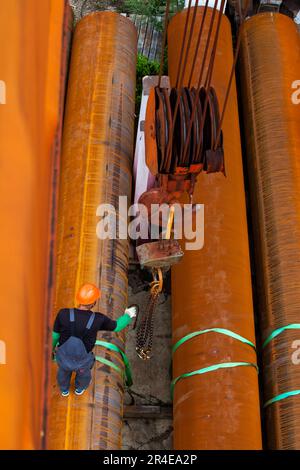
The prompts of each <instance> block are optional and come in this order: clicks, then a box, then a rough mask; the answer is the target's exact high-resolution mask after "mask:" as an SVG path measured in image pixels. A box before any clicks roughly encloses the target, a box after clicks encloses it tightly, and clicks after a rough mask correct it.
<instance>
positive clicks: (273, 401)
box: [264, 390, 300, 408]
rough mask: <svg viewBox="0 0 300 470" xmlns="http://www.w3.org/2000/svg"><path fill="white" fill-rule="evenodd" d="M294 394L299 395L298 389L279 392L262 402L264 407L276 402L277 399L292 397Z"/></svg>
mask: <svg viewBox="0 0 300 470" xmlns="http://www.w3.org/2000/svg"><path fill="white" fill-rule="evenodd" d="M295 395H300V390H292V391H291V392H285V393H281V394H280V395H276V397H274V398H271V400H268V401H267V402H266V403H265V404H264V408H266V407H267V406H269V405H272V404H273V403H276V402H277V401H281V400H284V399H285V398H288V397H294V396H295Z"/></svg>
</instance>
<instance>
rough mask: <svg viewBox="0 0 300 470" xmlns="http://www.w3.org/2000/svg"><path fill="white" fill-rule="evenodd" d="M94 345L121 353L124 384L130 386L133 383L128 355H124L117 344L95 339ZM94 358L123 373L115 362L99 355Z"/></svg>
mask: <svg viewBox="0 0 300 470" xmlns="http://www.w3.org/2000/svg"><path fill="white" fill-rule="evenodd" d="M95 346H102V347H103V348H106V349H109V350H110V351H115V352H118V353H119V354H121V356H122V359H123V362H124V366H125V376H126V385H127V387H131V385H132V384H133V380H132V373H131V367H130V364H129V360H128V357H127V356H126V354H125V353H124V352H123V351H122V350H121V349H120V348H118V346H116V345H115V344H113V343H107V342H106V341H98V340H97V341H96V343H95ZM95 359H96V361H98V362H102V363H103V364H105V365H107V366H109V367H112V368H113V369H114V370H116V371H117V372H118V373H119V374H121V375H122V374H123V371H122V369H121V368H120V367H118V366H117V365H116V364H114V363H113V362H111V361H109V360H108V359H105V358H104V357H100V356H96V357H95Z"/></svg>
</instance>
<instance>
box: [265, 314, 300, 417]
mask: <svg viewBox="0 0 300 470" xmlns="http://www.w3.org/2000/svg"><path fill="white" fill-rule="evenodd" d="M286 330H300V323H290V324H289V325H286V326H282V327H281V328H277V329H276V330H274V331H272V333H271V334H270V335H269V336H268V337H267V339H266V340H265V341H264V343H263V348H265V347H266V346H268V344H269V343H270V342H271V341H272V340H273V339H274V338H276V337H277V336H279V335H281V333H283V332H284V331H286ZM296 395H300V390H291V391H290V392H285V393H281V394H280V395H276V396H275V397H273V398H271V399H270V400H268V401H266V403H265V404H264V408H267V407H268V406H270V405H272V404H273V403H277V402H278V401H281V400H285V399H286V398H289V397H293V396H296Z"/></svg>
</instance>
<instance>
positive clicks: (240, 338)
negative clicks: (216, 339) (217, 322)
mask: <svg viewBox="0 0 300 470" xmlns="http://www.w3.org/2000/svg"><path fill="white" fill-rule="evenodd" d="M210 332H214V333H220V334H222V335H226V336H230V337H231V338H234V339H237V340H238V341H241V343H244V344H248V346H251V348H253V349H254V350H256V347H255V344H253V343H252V342H251V341H249V340H248V339H246V338H244V337H243V336H241V335H238V334H237V333H234V332H233V331H231V330H227V329H226V328H209V329H206V330H200V331H195V332H194V333H190V334H189V335H187V336H184V337H183V338H181V339H180V340H179V341H177V343H176V344H174V346H173V348H172V353H173V354H174V353H175V351H176V350H177V349H178V348H179V347H180V346H181V345H182V344H184V343H185V342H186V341H189V340H190V339H192V338H194V337H195V336H200V335H203V334H205V333H210Z"/></svg>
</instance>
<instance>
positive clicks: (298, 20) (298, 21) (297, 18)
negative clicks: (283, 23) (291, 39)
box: [295, 10, 300, 24]
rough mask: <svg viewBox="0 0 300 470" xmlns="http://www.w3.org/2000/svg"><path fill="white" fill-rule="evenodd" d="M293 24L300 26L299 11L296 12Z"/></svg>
mask: <svg viewBox="0 0 300 470" xmlns="http://www.w3.org/2000/svg"><path fill="white" fill-rule="evenodd" d="M295 23H297V24H300V10H299V11H298V14H297V15H296V16H295Z"/></svg>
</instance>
